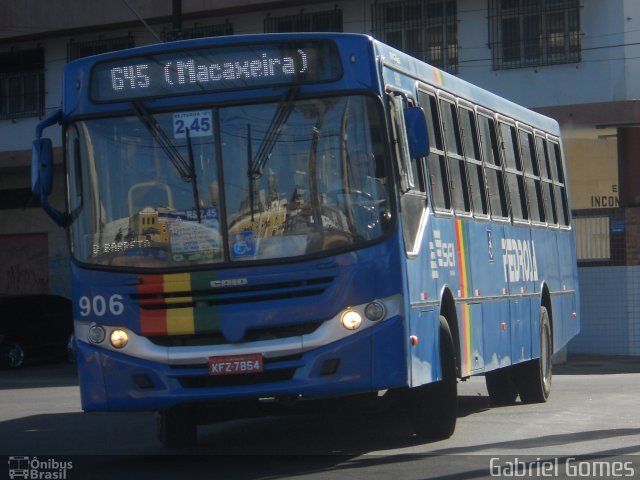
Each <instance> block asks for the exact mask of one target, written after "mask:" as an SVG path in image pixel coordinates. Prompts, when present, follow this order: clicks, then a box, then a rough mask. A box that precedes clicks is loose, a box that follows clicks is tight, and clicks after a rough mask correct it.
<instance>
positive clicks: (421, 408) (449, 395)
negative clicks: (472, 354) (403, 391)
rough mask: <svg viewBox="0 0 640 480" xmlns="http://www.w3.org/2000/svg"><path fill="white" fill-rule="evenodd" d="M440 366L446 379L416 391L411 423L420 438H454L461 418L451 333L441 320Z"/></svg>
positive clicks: (443, 377)
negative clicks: (458, 418)
mask: <svg viewBox="0 0 640 480" xmlns="http://www.w3.org/2000/svg"><path fill="white" fill-rule="evenodd" d="M439 329H440V365H441V368H442V379H441V380H440V381H438V382H434V383H430V384H427V385H423V386H421V387H416V389H415V391H414V392H413V406H412V411H411V423H412V426H413V429H414V431H415V433H416V435H418V436H419V437H425V438H431V439H434V440H444V439H446V438H449V437H450V436H451V435H453V432H454V430H455V428H456V420H457V416H458V387H457V378H456V359H455V353H454V352H455V350H454V348H453V337H452V335H451V330H450V329H449V325H448V324H447V321H446V320H445V319H444V317H442V316H441V317H440V328H439Z"/></svg>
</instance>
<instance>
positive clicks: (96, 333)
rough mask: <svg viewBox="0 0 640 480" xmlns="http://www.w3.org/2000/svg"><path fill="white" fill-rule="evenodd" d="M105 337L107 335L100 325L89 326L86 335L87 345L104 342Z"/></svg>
mask: <svg viewBox="0 0 640 480" xmlns="http://www.w3.org/2000/svg"><path fill="white" fill-rule="evenodd" d="M106 336H107V333H106V332H105V331H104V328H102V327H101V326H100V325H91V327H90V328H89V333H88V334H87V340H89V343H93V344H94V345H97V344H99V343H102V342H104V339H105V338H106Z"/></svg>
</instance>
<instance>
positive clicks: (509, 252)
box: [501, 238, 538, 282]
mask: <svg viewBox="0 0 640 480" xmlns="http://www.w3.org/2000/svg"><path fill="white" fill-rule="evenodd" d="M501 243H502V267H503V269H504V281H505V282H507V281H509V282H535V281H537V280H538V262H537V261H536V248H535V245H534V242H533V241H529V240H516V239H515V238H503V239H502V242H501Z"/></svg>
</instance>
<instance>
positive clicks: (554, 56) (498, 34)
mask: <svg viewBox="0 0 640 480" xmlns="http://www.w3.org/2000/svg"><path fill="white" fill-rule="evenodd" d="M489 28H490V36H489V47H490V48H491V51H492V55H493V68H494V70H502V69H508V68H522V67H531V66H542V65H554V64H558V63H575V62H579V61H580V2H579V0H490V2H489Z"/></svg>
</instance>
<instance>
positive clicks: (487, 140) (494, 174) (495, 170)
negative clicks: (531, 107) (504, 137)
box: [478, 115, 509, 218]
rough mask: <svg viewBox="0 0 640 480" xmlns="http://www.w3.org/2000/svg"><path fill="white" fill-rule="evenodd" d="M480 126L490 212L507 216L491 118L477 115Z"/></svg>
mask: <svg viewBox="0 0 640 480" xmlns="http://www.w3.org/2000/svg"><path fill="white" fill-rule="evenodd" d="M478 126H479V127H480V145H481V150H482V155H483V157H484V168H485V177H486V179H487V193H488V195H489V205H490V206H491V214H492V215H493V216H494V217H498V218H507V217H508V216H509V213H508V211H507V197H506V194H505V191H504V182H503V181H502V163H501V162H500V154H499V152H498V137H497V135H496V125H495V122H494V120H493V118H489V117H486V116H484V115H478Z"/></svg>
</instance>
